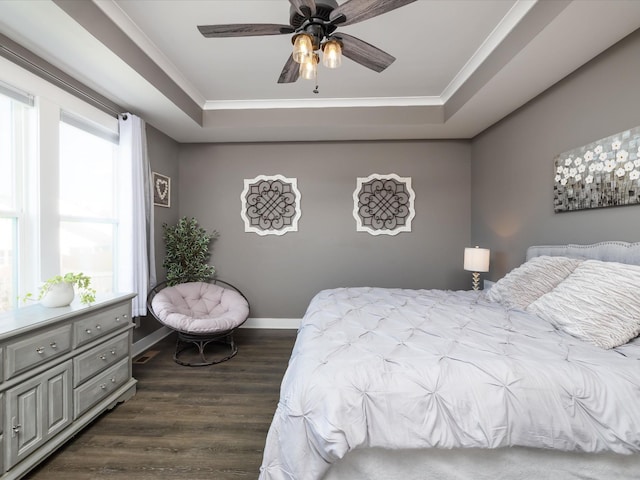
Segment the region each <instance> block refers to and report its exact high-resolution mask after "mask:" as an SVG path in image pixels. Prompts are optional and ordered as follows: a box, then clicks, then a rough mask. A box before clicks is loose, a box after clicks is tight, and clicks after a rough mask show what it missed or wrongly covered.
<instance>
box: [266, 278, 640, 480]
mask: <svg viewBox="0 0 640 480" xmlns="http://www.w3.org/2000/svg"><path fill="white" fill-rule="evenodd" d="M639 404H640V342H639V341H638V340H637V339H636V340H635V341H633V342H631V343H629V344H627V345H624V346H622V347H618V348H615V349H612V350H603V349H600V348H598V347H595V346H592V345H590V344H587V343H584V342H582V341H580V340H577V339H575V338H573V337H571V336H569V335H568V334H566V333H563V332H560V331H558V330H556V329H554V327H553V326H551V325H550V324H549V323H547V322H545V321H544V320H542V319H540V318H539V317H537V316H534V315H533V314H529V313H526V312H524V311H522V310H515V309H514V310H508V309H505V308H504V307H503V306H501V305H500V304H498V303H492V302H489V301H487V300H485V299H484V296H483V294H482V293H478V292H451V291H440V290H401V289H379V288H345V289H333V290H324V291H322V292H320V293H319V294H318V295H316V297H314V299H313V300H312V301H311V303H310V305H309V308H308V310H307V313H306V314H305V317H304V319H303V321H302V325H301V327H300V331H299V333H298V338H297V340H296V344H295V347H294V350H293V353H292V357H291V360H290V363H289V367H288V369H287V372H286V374H285V376H284V379H283V382H282V388H281V396H280V402H279V404H278V408H277V410H276V413H275V415H274V418H273V422H272V425H271V428H270V430H269V434H268V437H267V442H266V446H265V451H264V459H263V464H262V467H261V472H260V479H262V480H267V479H269V480H275V479H278V480H280V479H295V480H303V479H320V478H322V476H323V475H324V474H325V472H326V471H327V470H328V469H329V467H330V465H331V464H332V463H334V462H335V461H336V460H337V459H339V458H342V457H343V456H344V455H345V454H346V453H347V452H349V451H351V450H355V449H360V448H365V447H381V448H385V449H412V448H454V447H463V448H468V447H479V448H498V447H506V446H516V445H517V446H527V447H541V448H551V449H559V450H566V451H584V452H599V451H612V452H616V453H624V454H627V453H634V452H639V451H640V407H639V406H638V405H639Z"/></svg>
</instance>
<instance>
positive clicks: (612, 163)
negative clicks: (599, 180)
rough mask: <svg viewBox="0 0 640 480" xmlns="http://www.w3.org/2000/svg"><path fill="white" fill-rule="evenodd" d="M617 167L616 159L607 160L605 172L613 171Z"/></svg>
mask: <svg viewBox="0 0 640 480" xmlns="http://www.w3.org/2000/svg"><path fill="white" fill-rule="evenodd" d="M615 168H616V161H615V160H607V161H606V162H604V171H605V172H613V170H614V169H615Z"/></svg>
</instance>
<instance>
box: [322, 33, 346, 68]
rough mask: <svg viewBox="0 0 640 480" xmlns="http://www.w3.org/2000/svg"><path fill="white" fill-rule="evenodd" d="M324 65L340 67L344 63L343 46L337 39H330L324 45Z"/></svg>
mask: <svg viewBox="0 0 640 480" xmlns="http://www.w3.org/2000/svg"><path fill="white" fill-rule="evenodd" d="M322 65H324V66H325V67H327V68H338V67H339V66H340V65H342V47H341V46H340V43H339V42H337V41H335V40H329V41H328V42H327V43H325V44H324V46H323V47H322Z"/></svg>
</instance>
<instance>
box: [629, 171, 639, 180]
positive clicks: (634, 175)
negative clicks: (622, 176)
mask: <svg viewBox="0 0 640 480" xmlns="http://www.w3.org/2000/svg"><path fill="white" fill-rule="evenodd" d="M629 178H630V179H631V180H637V179H639V178H640V172H639V171H638V170H634V171H633V172H631V173H629Z"/></svg>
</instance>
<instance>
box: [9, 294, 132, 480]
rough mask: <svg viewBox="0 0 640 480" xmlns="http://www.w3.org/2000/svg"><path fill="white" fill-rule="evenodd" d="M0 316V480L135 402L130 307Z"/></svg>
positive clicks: (119, 302)
mask: <svg viewBox="0 0 640 480" xmlns="http://www.w3.org/2000/svg"><path fill="white" fill-rule="evenodd" d="M133 297H134V295H110V296H103V297H99V298H98V301H97V302H96V303H94V304H92V305H91V306H85V305H79V304H78V305H76V304H75V303H74V304H73V305H72V306H69V307H61V308H45V307H42V306H41V305H39V304H38V305H32V306H29V307H25V308H21V309H18V310H15V311H12V312H8V313H4V314H1V315H0V382H1V383H0V452H1V455H0V480H7V479H18V478H21V477H23V476H24V475H25V474H26V473H27V472H28V471H29V470H31V469H32V468H33V467H34V466H36V465H37V464H38V463H40V462H41V461H42V460H43V459H45V458H46V457H47V456H48V455H49V454H51V453H52V452H53V451H55V450H56V449H57V448H58V447H60V446H61V445H62V444H64V443H65V442H66V441H67V440H68V439H69V438H71V437H72V436H73V435H75V434H76V433H77V432H78V431H79V430H80V429H82V428H84V427H85V426H86V425H87V424H88V423H89V422H91V421H92V420H93V419H94V418H96V417H97V416H98V415H100V414H101V413H102V412H104V411H105V410H108V409H110V408H113V407H114V406H115V405H116V404H117V403H118V402H123V401H126V400H128V399H129V398H131V397H132V396H133V395H134V394H135V392H136V380H135V379H134V378H132V376H131V351H132V349H131V341H132V329H133V323H132V321H131V299H132V298H133Z"/></svg>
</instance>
